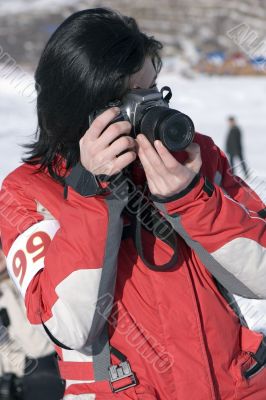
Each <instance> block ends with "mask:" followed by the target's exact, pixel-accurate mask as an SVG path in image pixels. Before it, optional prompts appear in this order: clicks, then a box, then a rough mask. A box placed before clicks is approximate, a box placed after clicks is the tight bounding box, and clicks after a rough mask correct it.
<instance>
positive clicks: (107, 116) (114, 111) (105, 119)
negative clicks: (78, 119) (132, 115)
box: [84, 107, 120, 140]
mask: <svg viewBox="0 0 266 400" xmlns="http://www.w3.org/2000/svg"><path fill="white" fill-rule="evenodd" d="M119 113H120V109H119V108H118V107H112V108H109V109H108V110H106V111H104V112H103V113H102V114H100V115H99V116H98V117H97V118H95V120H94V121H93V123H92V124H91V126H90V127H89V129H88V130H87V131H86V133H85V135H84V136H89V138H90V139H91V140H96V139H97V138H98V137H99V136H100V135H101V133H102V132H103V130H104V129H105V128H106V126H107V125H108V124H109V123H110V122H111V121H112V120H113V119H114V118H115V117H116V116H117V115H119Z"/></svg>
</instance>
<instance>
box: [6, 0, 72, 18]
mask: <svg viewBox="0 0 266 400" xmlns="http://www.w3.org/2000/svg"><path fill="white" fill-rule="evenodd" d="M72 5H73V0H27V1H25V0H9V1H1V3H0V15H6V14H19V13H25V12H35V11H37V12H38V11H44V10H49V11H51V12H53V11H55V10H60V9H61V8H62V7H65V6H72Z"/></svg>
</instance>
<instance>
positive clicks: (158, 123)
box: [140, 106, 195, 151]
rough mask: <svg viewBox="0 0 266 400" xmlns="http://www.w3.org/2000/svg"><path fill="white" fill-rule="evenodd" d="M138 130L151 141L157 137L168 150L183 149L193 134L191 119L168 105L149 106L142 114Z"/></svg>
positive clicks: (190, 140) (191, 139)
mask: <svg viewBox="0 0 266 400" xmlns="http://www.w3.org/2000/svg"><path fill="white" fill-rule="evenodd" d="M140 131H141V132H142V133H144V134H145V136H147V138H148V139H149V140H150V142H151V143H153V142H154V141H155V140H156V139H159V140H161V141H162V142H163V144H164V145H165V146H166V147H167V148H168V150H170V151H181V150H184V149H185V148H186V147H187V146H188V145H189V144H190V143H191V142H192V141H193V138H194V134H195V129H194V124H193V122H192V120H191V119H190V118H189V117H188V116H187V115H185V114H183V113H181V112H179V111H177V110H173V109H171V108H168V107H161V106H155V107H151V108H150V109H148V110H147V111H146V113H145V114H144V116H143V118H142V120H141V124H140Z"/></svg>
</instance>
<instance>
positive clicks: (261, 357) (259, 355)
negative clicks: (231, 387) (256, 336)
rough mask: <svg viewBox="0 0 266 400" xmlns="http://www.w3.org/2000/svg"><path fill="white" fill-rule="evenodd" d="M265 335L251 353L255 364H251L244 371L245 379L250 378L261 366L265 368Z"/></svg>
mask: <svg viewBox="0 0 266 400" xmlns="http://www.w3.org/2000/svg"><path fill="white" fill-rule="evenodd" d="M265 340H266V337H265V336H264V337H263V340H262V342H261V344H260V347H259V348H258V350H257V352H256V353H255V354H252V357H253V358H254V360H255V361H256V364H255V365H253V366H251V367H250V368H249V369H248V370H247V371H245V373H244V376H245V378H246V379H248V378H251V377H252V376H253V375H255V374H256V373H258V372H259V371H260V370H261V369H262V368H265V365H266V343H265Z"/></svg>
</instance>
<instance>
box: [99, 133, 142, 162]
mask: <svg viewBox="0 0 266 400" xmlns="http://www.w3.org/2000/svg"><path fill="white" fill-rule="evenodd" d="M129 149H136V145H135V139H133V138H132V137H131V136H122V137H120V138H119V139H117V140H115V141H114V142H113V143H112V144H111V145H110V146H109V147H108V148H107V149H106V150H104V152H103V157H104V159H112V158H114V157H116V156H117V155H119V154H120V153H122V152H123V151H125V150H129Z"/></svg>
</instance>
